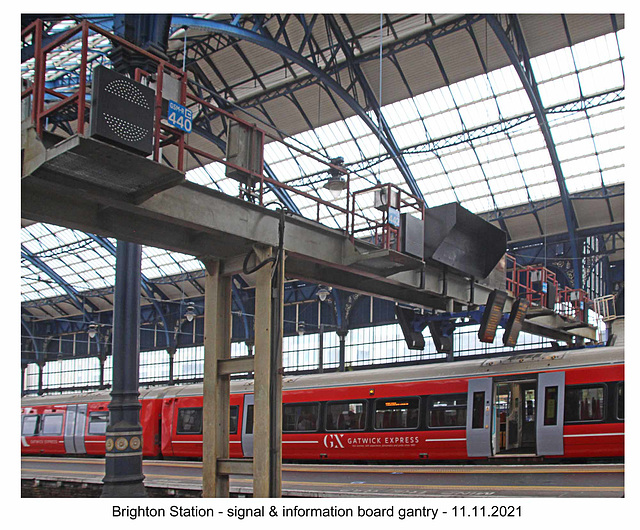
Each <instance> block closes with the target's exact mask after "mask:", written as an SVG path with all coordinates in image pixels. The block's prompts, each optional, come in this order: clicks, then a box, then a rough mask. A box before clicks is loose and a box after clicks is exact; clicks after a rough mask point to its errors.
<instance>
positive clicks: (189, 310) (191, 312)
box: [184, 302, 196, 322]
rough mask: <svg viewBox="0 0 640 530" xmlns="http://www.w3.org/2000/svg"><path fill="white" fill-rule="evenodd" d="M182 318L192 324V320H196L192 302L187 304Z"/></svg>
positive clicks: (194, 307)
mask: <svg viewBox="0 0 640 530" xmlns="http://www.w3.org/2000/svg"><path fill="white" fill-rule="evenodd" d="M184 318H186V319H187V321H188V322H193V319H194V318H196V306H195V304H194V303H193V302H189V303H188V304H187V310H186V311H185V313H184Z"/></svg>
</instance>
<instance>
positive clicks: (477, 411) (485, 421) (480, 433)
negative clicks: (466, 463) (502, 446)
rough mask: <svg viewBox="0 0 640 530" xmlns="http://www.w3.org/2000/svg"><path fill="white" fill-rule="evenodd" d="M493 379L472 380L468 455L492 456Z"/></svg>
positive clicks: (469, 402) (468, 403)
mask: <svg viewBox="0 0 640 530" xmlns="http://www.w3.org/2000/svg"><path fill="white" fill-rule="evenodd" d="M491 393H492V379H491V377H483V378H480V379H470V380H469V389H468V394H467V454H468V455H469V456H491V429H490V425H491Z"/></svg>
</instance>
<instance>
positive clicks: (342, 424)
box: [325, 401, 367, 431]
mask: <svg viewBox="0 0 640 530" xmlns="http://www.w3.org/2000/svg"><path fill="white" fill-rule="evenodd" d="M366 406H367V403H366V401H330V402H328V403H327V412H326V416H325V427H326V429H327V430H328V431H361V430H364V427H365V420H366V417H367V416H366Z"/></svg>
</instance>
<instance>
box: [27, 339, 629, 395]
mask: <svg viewBox="0 0 640 530" xmlns="http://www.w3.org/2000/svg"><path fill="white" fill-rule="evenodd" d="M622 363H624V347H622V346H617V347H616V346H613V347H593V348H584V349H580V350H560V351H545V352H537V353H518V354H514V355H507V356H498V355H496V356H492V357H487V358H482V359H478V358H475V359H469V360H464V361H455V362H448V363H447V362H442V363H429V364H422V365H411V366H398V367H390V368H377V369H368V370H356V371H347V372H332V373H327V374H311V375H295V376H286V375H285V377H284V379H283V385H282V386H283V390H303V389H311V388H331V387H341V386H360V385H375V384H384V383H389V382H411V381H421V380H430V379H453V378H460V377H461V378H465V377H481V376H498V375H506V374H509V373H513V372H518V373H523V372H524V373H526V372H540V371H553V370H561V369H564V368H578V367H585V366H598V365H606V364H622ZM247 392H248V393H251V392H253V380H252V379H247V380H238V381H232V383H231V393H236V394H237V393H247ZM197 395H202V383H198V384H191V385H175V386H163V387H153V388H147V389H141V390H140V399H141V400H142V399H160V398H163V397H178V396H197ZM110 399H111V398H110V393H109V391H104V390H103V391H96V392H85V393H82V394H63V395H56V396H44V397H25V398H23V400H22V405H23V406H34V405H38V404H65V403H68V404H72V403H87V402H97V401H109V400H110Z"/></svg>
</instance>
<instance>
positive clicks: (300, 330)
mask: <svg viewBox="0 0 640 530" xmlns="http://www.w3.org/2000/svg"><path fill="white" fill-rule="evenodd" d="M304 328H305V326H304V322H298V335H299V336H300V337H302V335H304Z"/></svg>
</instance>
